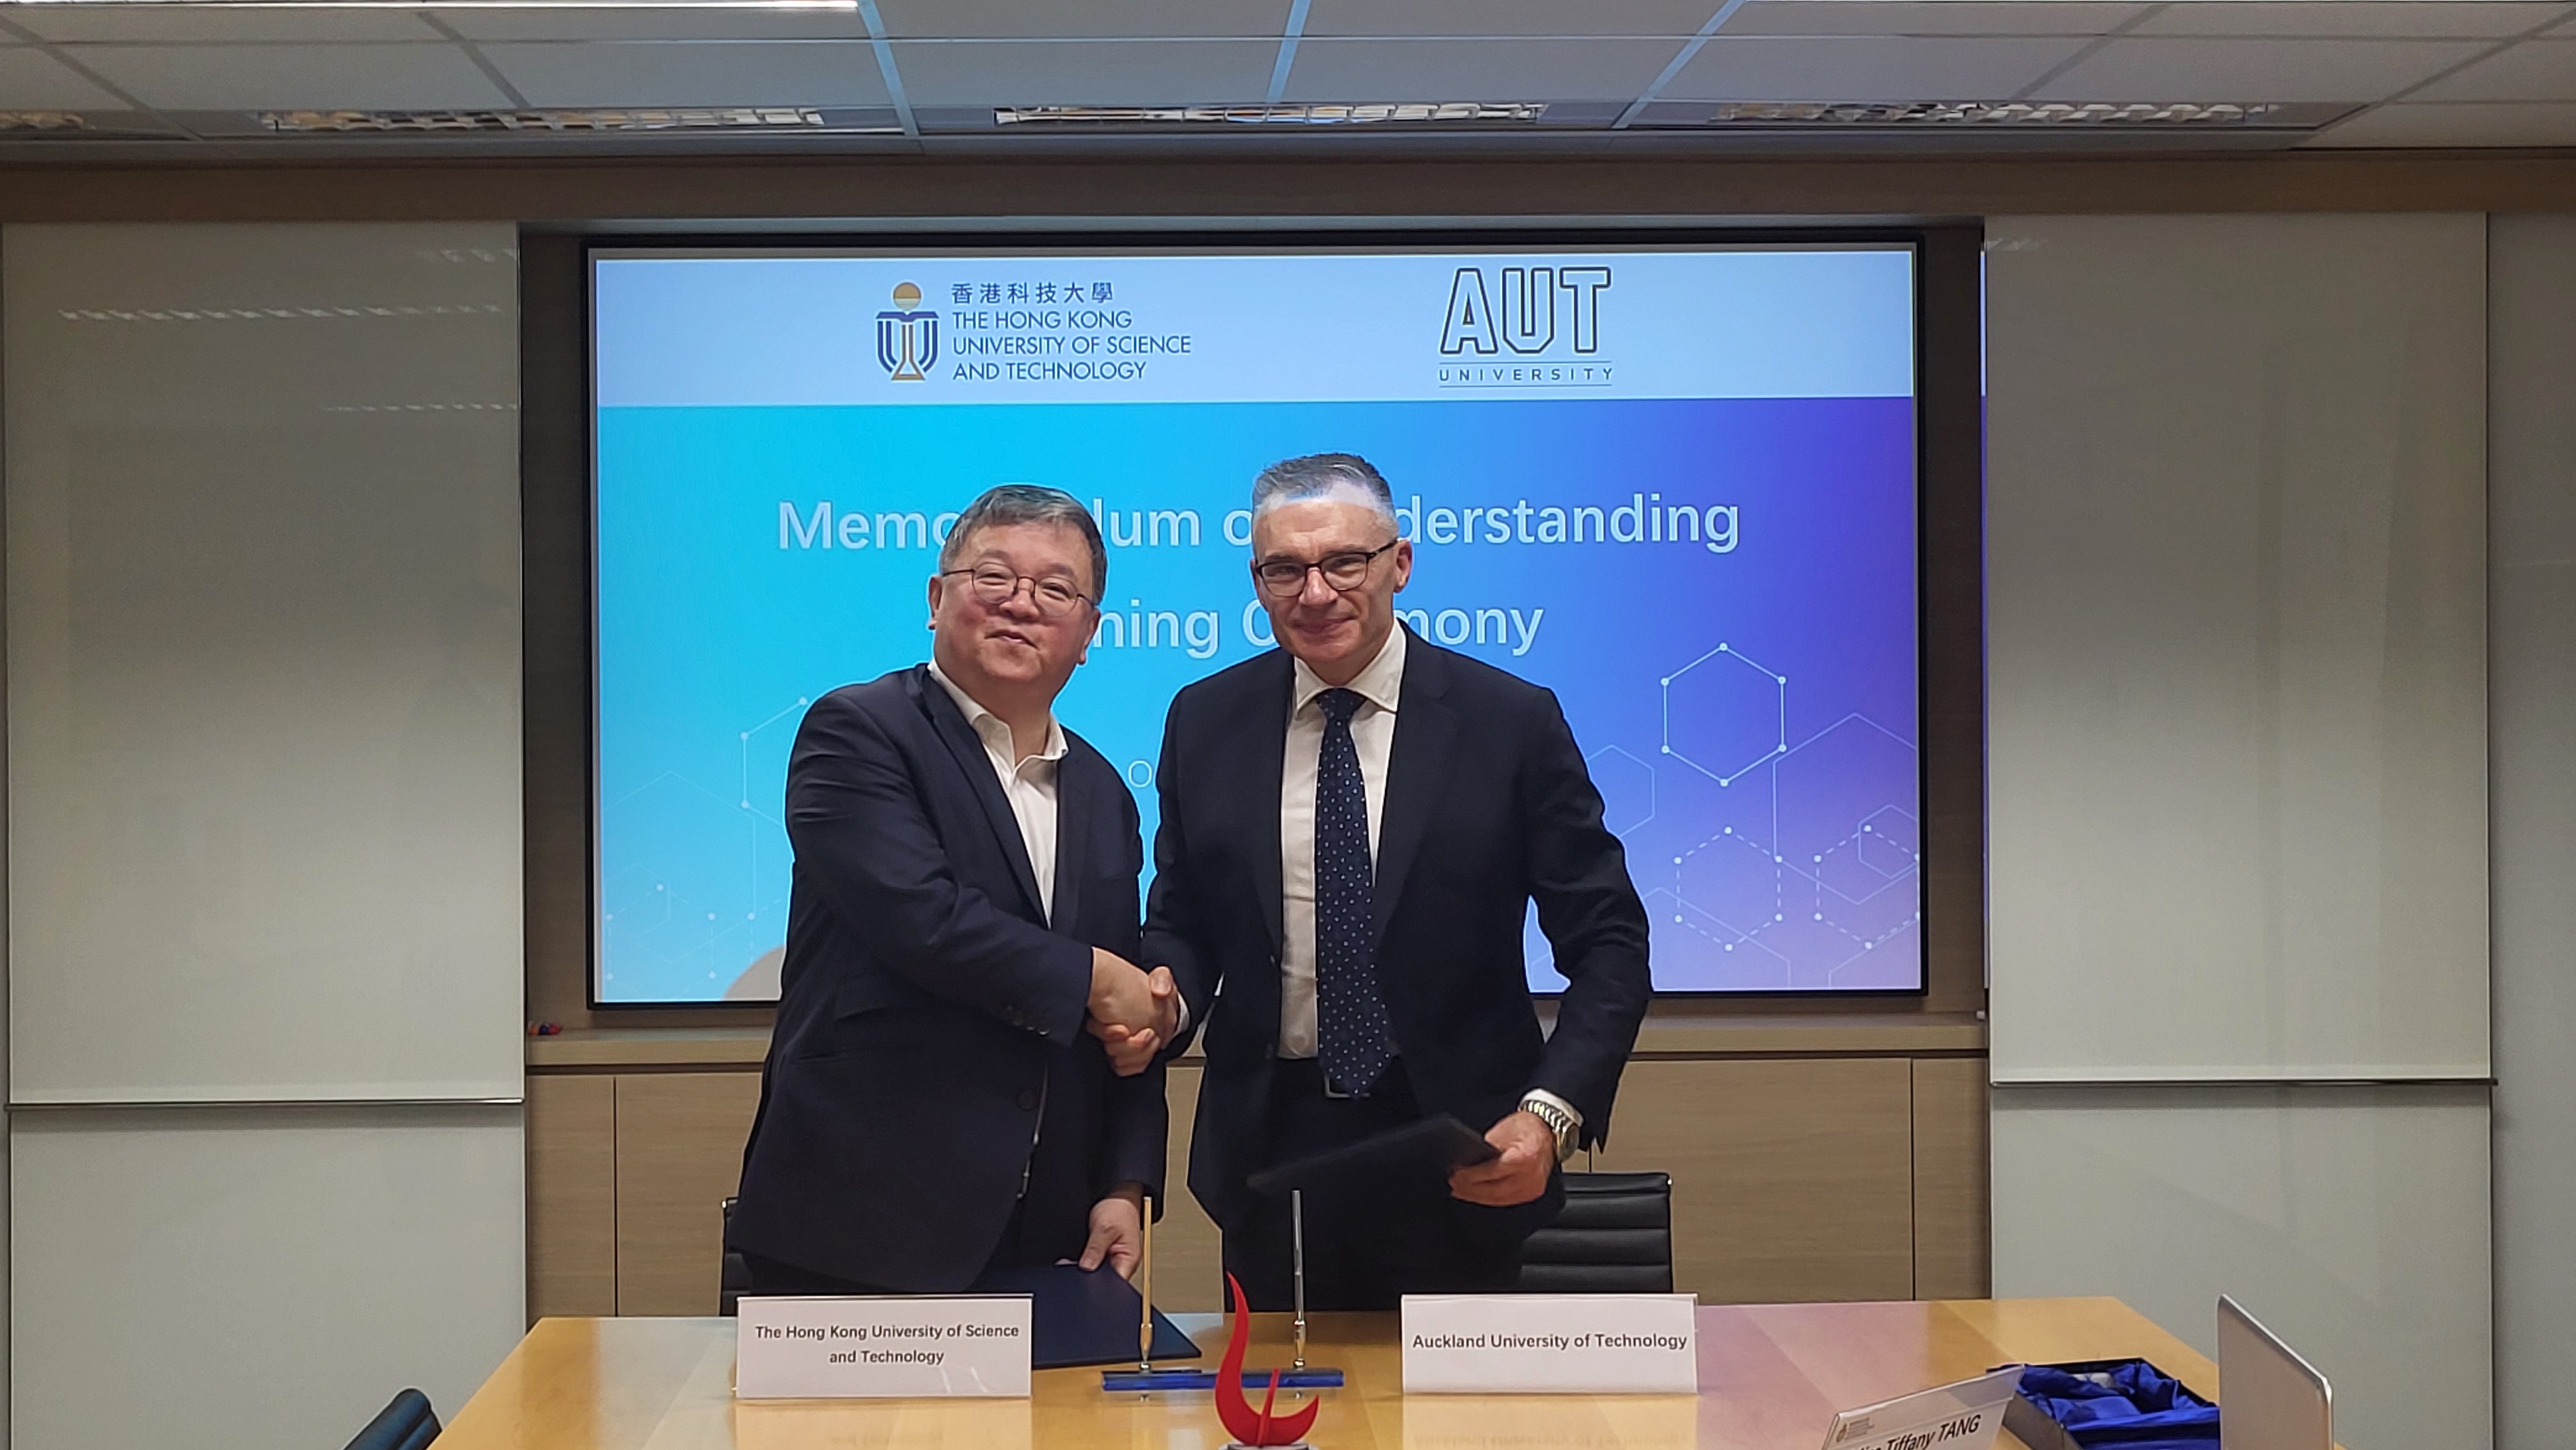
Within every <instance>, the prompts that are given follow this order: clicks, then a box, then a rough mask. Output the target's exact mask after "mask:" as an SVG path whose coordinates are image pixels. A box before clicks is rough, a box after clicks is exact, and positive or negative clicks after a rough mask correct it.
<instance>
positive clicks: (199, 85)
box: [65, 45, 509, 111]
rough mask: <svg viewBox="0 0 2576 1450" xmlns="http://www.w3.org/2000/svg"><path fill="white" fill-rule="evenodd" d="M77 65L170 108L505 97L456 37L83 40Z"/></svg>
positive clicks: (436, 102) (454, 102)
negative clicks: (195, 42) (276, 41)
mask: <svg viewBox="0 0 2576 1450" xmlns="http://www.w3.org/2000/svg"><path fill="white" fill-rule="evenodd" d="M65 49H66V51H67V52H68V53H69V54H72V55H74V56H76V57H77V58H78V59H79V60H80V62H81V63H82V64H83V65H86V66H89V67H90V68H92V69H94V70H96V71H97V72H98V73H99V74H101V75H103V76H105V77H107V78H108V79H109V80H111V81H113V82H115V83H116V84H117V85H119V86H122V87H124V88H125V89H126V90H128V91H131V92H133V93H134V94H135V95H136V96H137V97H139V98H140V99H141V100H142V101H143V103H144V104H145V105H148V106H152V107H155V108H157V109H160V110H166V111H231V110H283V109H306V108H310V109H315V110H351V111H370V110H393V111H402V110H444V109H448V108H452V107H467V108H470V107H481V106H504V105H508V104H509V97H507V96H505V95H503V94H502V93H501V91H500V89H499V88H498V87H496V86H494V85H493V84H492V82H491V79H490V78H489V77H487V76H485V75H484V74H483V72H482V71H480V70H478V69H476V67H475V65H474V62H473V61H471V60H469V59H467V58H466V55H465V52H464V51H463V50H461V49H459V48H457V47H456V46H453V45H207V46H194V47H189V46H161V45H82V46H68V47H65Z"/></svg>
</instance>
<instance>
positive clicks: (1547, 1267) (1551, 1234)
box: [1520, 1173, 1673, 1294]
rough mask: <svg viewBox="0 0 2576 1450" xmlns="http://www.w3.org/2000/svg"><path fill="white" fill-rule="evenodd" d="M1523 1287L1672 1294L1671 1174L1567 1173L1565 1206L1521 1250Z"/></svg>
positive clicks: (1523, 1289) (1547, 1291)
mask: <svg viewBox="0 0 2576 1450" xmlns="http://www.w3.org/2000/svg"><path fill="white" fill-rule="evenodd" d="M1520 1287H1521V1292H1522V1293H1524V1294H1669V1293H1671V1292H1672V1290H1673V1180H1672V1177H1671V1175H1669V1174H1664V1173H1568V1174H1566V1175H1565V1211H1564V1212H1563V1213H1560V1214H1558V1215H1557V1216H1556V1218H1555V1220H1554V1221H1553V1222H1551V1223H1549V1224H1548V1226H1547V1227H1545V1228H1543V1229H1540V1230H1539V1231H1538V1232H1536V1233H1534V1234H1531V1235H1530V1236H1529V1243H1528V1244H1527V1245H1526V1246H1525V1247H1524V1248H1523V1249H1522V1251H1521V1284H1520Z"/></svg>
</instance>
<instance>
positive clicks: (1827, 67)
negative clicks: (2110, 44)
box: [1662, 31, 2088, 101]
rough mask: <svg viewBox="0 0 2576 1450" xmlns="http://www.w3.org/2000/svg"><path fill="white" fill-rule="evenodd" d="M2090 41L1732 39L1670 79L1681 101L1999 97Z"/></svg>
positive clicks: (1670, 95) (1669, 96)
mask: <svg viewBox="0 0 2576 1450" xmlns="http://www.w3.org/2000/svg"><path fill="white" fill-rule="evenodd" d="M2087 43H2088V42H2087V41H2086V40H2085V39H2084V38H2083V37H2081V36H2058V37H2054V38H2048V39H2009V40H2006V39H1995V40H1961V39H1930V40H1925V39H1901V40H1899V39H1864V38H1861V37H1857V36H1853V37H1839V38H1829V39H1802V38H1791V37H1784V36H1747V37H1743V38H1740V39H1739V38H1731V37H1729V36H1728V35H1727V34H1726V33H1725V32H1723V31H1721V32H1719V33H1718V37H1717V39H1716V40H1714V41H1712V42H1710V43H1709V44H1708V45H1707V46H1705V47H1703V48H1702V49H1701V51H1700V53H1699V54H1698V55H1696V56H1694V57H1692V59H1691V63H1690V64H1689V65H1687V66H1684V67H1683V68H1682V72H1681V74H1680V75H1677V76H1675V77H1673V79H1672V82H1671V83H1670V84H1668V85H1666V86H1665V87H1664V89H1663V91H1662V96H1663V98H1664V99H1666V100H1675V101H1992V100H2002V99H2005V98H2007V97H2009V96H2011V95H2013V94H2014V93H2015V92H2017V91H2019V90H2021V89H2022V88H2023V87H2024V86H2027V85H2029V84H2030V83H2031V82H2032V81H2035V80H2037V79H2039V78H2040V77H2041V76H2043V75H2046V74H2047V73H2048V71H2049V69H2050V68H2051V67H2053V66H2058V65H2063V64H2064V63H2065V62H2066V60H2067V58H2068V57H2069V56H2072V55H2074V54H2075V53H2076V52H2077V51H2078V50H2081V49H2082V48H2083V47H2084V46H2085V45H2086V44H2087Z"/></svg>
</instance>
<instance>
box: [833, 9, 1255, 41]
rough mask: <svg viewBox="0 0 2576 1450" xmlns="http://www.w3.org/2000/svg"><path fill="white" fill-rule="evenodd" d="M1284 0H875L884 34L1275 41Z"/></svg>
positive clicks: (935, 37) (930, 37)
mask: <svg viewBox="0 0 2576 1450" xmlns="http://www.w3.org/2000/svg"><path fill="white" fill-rule="evenodd" d="M1288 5H1289V0H1083V3H1082V4H1079V5H1075V4H1068V3H1065V0H976V3H974V4H961V3H959V0H877V13H878V14H879V15H880V16H883V17H884V19H885V27H886V34H888V35H892V36H896V37H899V38H902V39H907V40H910V39H927V40H944V39H949V38H952V37H953V38H963V39H992V40H1016V39H1051V38H1059V37H1061V38H1082V37H1101V38H1109V39H1115V38H1121V37H1124V38H1131V39H1133V38H1143V37H1152V36H1173V37H1181V38H1201V37H1234V36H1242V37H1250V36H1260V37H1266V38H1268V39H1271V40H1276V39H1278V38H1279V37H1280V36H1281V35H1283V34H1285V33H1286V32H1287V29H1288Z"/></svg>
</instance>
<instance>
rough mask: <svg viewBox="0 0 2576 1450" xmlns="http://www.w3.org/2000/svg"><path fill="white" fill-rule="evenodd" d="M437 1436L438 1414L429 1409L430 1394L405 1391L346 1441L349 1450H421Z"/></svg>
mask: <svg viewBox="0 0 2576 1450" xmlns="http://www.w3.org/2000/svg"><path fill="white" fill-rule="evenodd" d="M437 1438H438V1416H437V1415H436V1414H434V1413H432V1412H431V1410H430V1408H429V1396H427V1395H424V1394H422V1393H421V1392H420V1391H418V1390H405V1391H403V1392H402V1393H401V1394H398V1395H396V1396H394V1397H393V1401H392V1402H391V1403H390V1404H388V1405H386V1406H385V1407H384V1408H383V1409H381V1410H379V1411H377V1412H376V1417H375V1418H374V1419H372V1420H369V1421H368V1422H367V1428H365V1429H363V1430H360V1431H359V1432H358V1438H357V1439H355V1440H352V1441H350V1442H349V1450H423V1447H424V1446H426V1445H428V1444H429V1442H430V1441H432V1440H435V1439H437Z"/></svg>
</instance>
